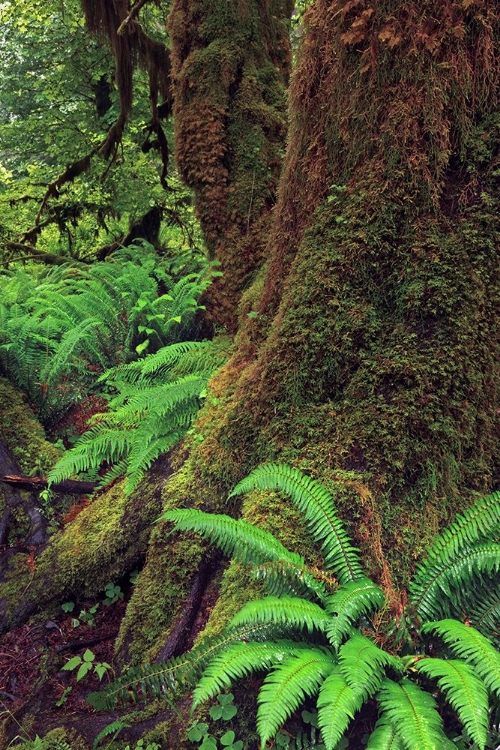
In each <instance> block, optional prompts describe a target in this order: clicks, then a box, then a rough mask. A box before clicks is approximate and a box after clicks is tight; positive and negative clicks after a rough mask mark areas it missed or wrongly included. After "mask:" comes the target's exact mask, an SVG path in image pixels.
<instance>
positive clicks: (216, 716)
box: [188, 693, 243, 750]
mask: <svg viewBox="0 0 500 750" xmlns="http://www.w3.org/2000/svg"><path fill="white" fill-rule="evenodd" d="M233 701H234V695H233V694H232V693H228V694H227V695H224V694H222V693H219V695H218V696H217V703H216V704H215V706H212V707H211V709H210V711H209V712H208V713H209V714H210V718H211V719H213V720H214V721H221V720H222V721H230V720H231V719H233V718H234V717H235V716H236V714H237V713H238V708H237V706H235V705H234V702H233ZM188 739H190V740H191V741H192V742H199V743H200V745H199V748H198V750H216V749H217V748H218V747H219V745H218V743H219V742H220V745H221V747H222V748H224V750H242V748H243V742H242V741H241V740H236V735H235V733H234V732H233V730H232V729H229V730H228V731H226V732H224V734H222V736H221V737H219V738H218V739H217V738H216V737H215V736H214V735H212V734H210V733H209V726H208V724H206V723H205V722H201V721H198V722H196V724H193V726H192V727H191V729H190V730H189V732H188Z"/></svg>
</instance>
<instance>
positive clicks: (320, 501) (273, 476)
mask: <svg viewBox="0 0 500 750" xmlns="http://www.w3.org/2000/svg"><path fill="white" fill-rule="evenodd" d="M254 489H260V490H282V491H283V492H286V493H287V494H288V495H289V496H290V498H291V500H292V501H293V502H294V504H295V505H296V506H297V507H298V509H299V510H300V511H301V512H302V513H303V514H304V517H305V519H306V521H307V523H308V524H309V526H310V528H311V531H312V536H313V538H314V540H315V541H317V542H319V543H320V544H321V548H322V550H323V553H324V555H325V566H326V568H328V569H331V570H333V571H334V572H335V573H336V575H337V577H338V579H339V581H340V583H347V582H348V581H353V580H356V579H358V578H364V577H365V576H364V573H363V568H362V565H361V560H360V557H359V553H358V550H357V549H355V548H354V547H353V546H352V545H351V542H350V540H349V537H348V536H347V534H346V533H345V530H344V527H343V524H342V522H341V520H340V519H339V518H338V516H337V514H336V512H335V508H334V502H333V498H332V496H331V495H330V493H329V492H328V491H327V490H326V489H325V488H324V487H323V485H322V484H320V482H317V481H316V480H315V479H311V477H307V476H305V474H302V472H300V471H299V470H298V469H293V468H291V467H290V466H286V465H284V464H264V465H263V466H259V467H258V468H257V469H255V470H254V471H252V472H251V473H250V474H249V475H248V476H247V477H245V479H243V480H242V481H241V482H240V483H239V484H238V485H236V487H235V488H234V490H233V491H232V492H231V494H230V495H229V497H233V496H234V495H241V494H243V493H245V492H250V491H251V490H254Z"/></svg>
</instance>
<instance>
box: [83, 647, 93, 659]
mask: <svg viewBox="0 0 500 750" xmlns="http://www.w3.org/2000/svg"><path fill="white" fill-rule="evenodd" d="M94 659H95V654H94V653H93V652H92V651H91V650H90V649H88V648H87V649H86V650H85V653H84V654H83V661H85V662H92V661H94Z"/></svg>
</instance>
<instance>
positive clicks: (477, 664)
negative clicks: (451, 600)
mask: <svg viewBox="0 0 500 750" xmlns="http://www.w3.org/2000/svg"><path fill="white" fill-rule="evenodd" d="M421 632H422V633H423V634H426V633H437V635H438V636H439V637H440V638H441V639H442V640H443V641H444V642H445V643H446V645H447V646H448V648H449V649H450V650H451V651H452V652H453V653H454V654H455V655H456V656H458V657H459V658H460V659H464V660H465V661H466V662H468V663H469V664H472V666H473V667H474V669H475V670H476V672H477V674H478V675H479V677H481V679H482V680H483V682H484V684H485V685H486V687H487V688H488V690H490V691H491V692H493V693H495V694H496V695H497V697H499V698H500V653H499V652H498V651H497V650H496V648H494V647H493V646H492V645H491V643H490V642H489V640H488V639H487V638H486V637H485V636H484V635H481V633H479V632H478V631H477V630H476V629H475V628H472V627H470V626H468V625H464V623H462V622H458V620H451V619H448V620H440V621H439V622H427V623H425V625H424V626H423V627H422V628H421Z"/></svg>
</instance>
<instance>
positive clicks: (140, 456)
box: [106, 430, 185, 494]
mask: <svg viewBox="0 0 500 750" xmlns="http://www.w3.org/2000/svg"><path fill="white" fill-rule="evenodd" d="M184 432H185V430H177V431H176V430H172V432H170V433H169V434H168V435H159V436H158V437H156V438H154V439H152V440H149V442H147V443H142V444H141V443H140V441H138V440H134V441H133V444H132V447H131V450H130V460H129V462H128V465H127V469H126V475H127V480H126V482H125V492H126V494H130V493H132V492H133V491H134V490H135V488H136V487H137V485H138V484H139V482H140V481H141V479H142V478H143V477H144V475H145V473H146V471H147V470H148V469H149V467H150V466H151V465H152V464H153V463H154V461H156V459H157V458H159V456H161V455H163V454H164V453H168V451H170V450H172V448H173V447H174V446H175V445H177V443H178V442H179V440H180V439H181V438H182V436H183V435H184ZM106 479H107V477H106Z"/></svg>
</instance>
